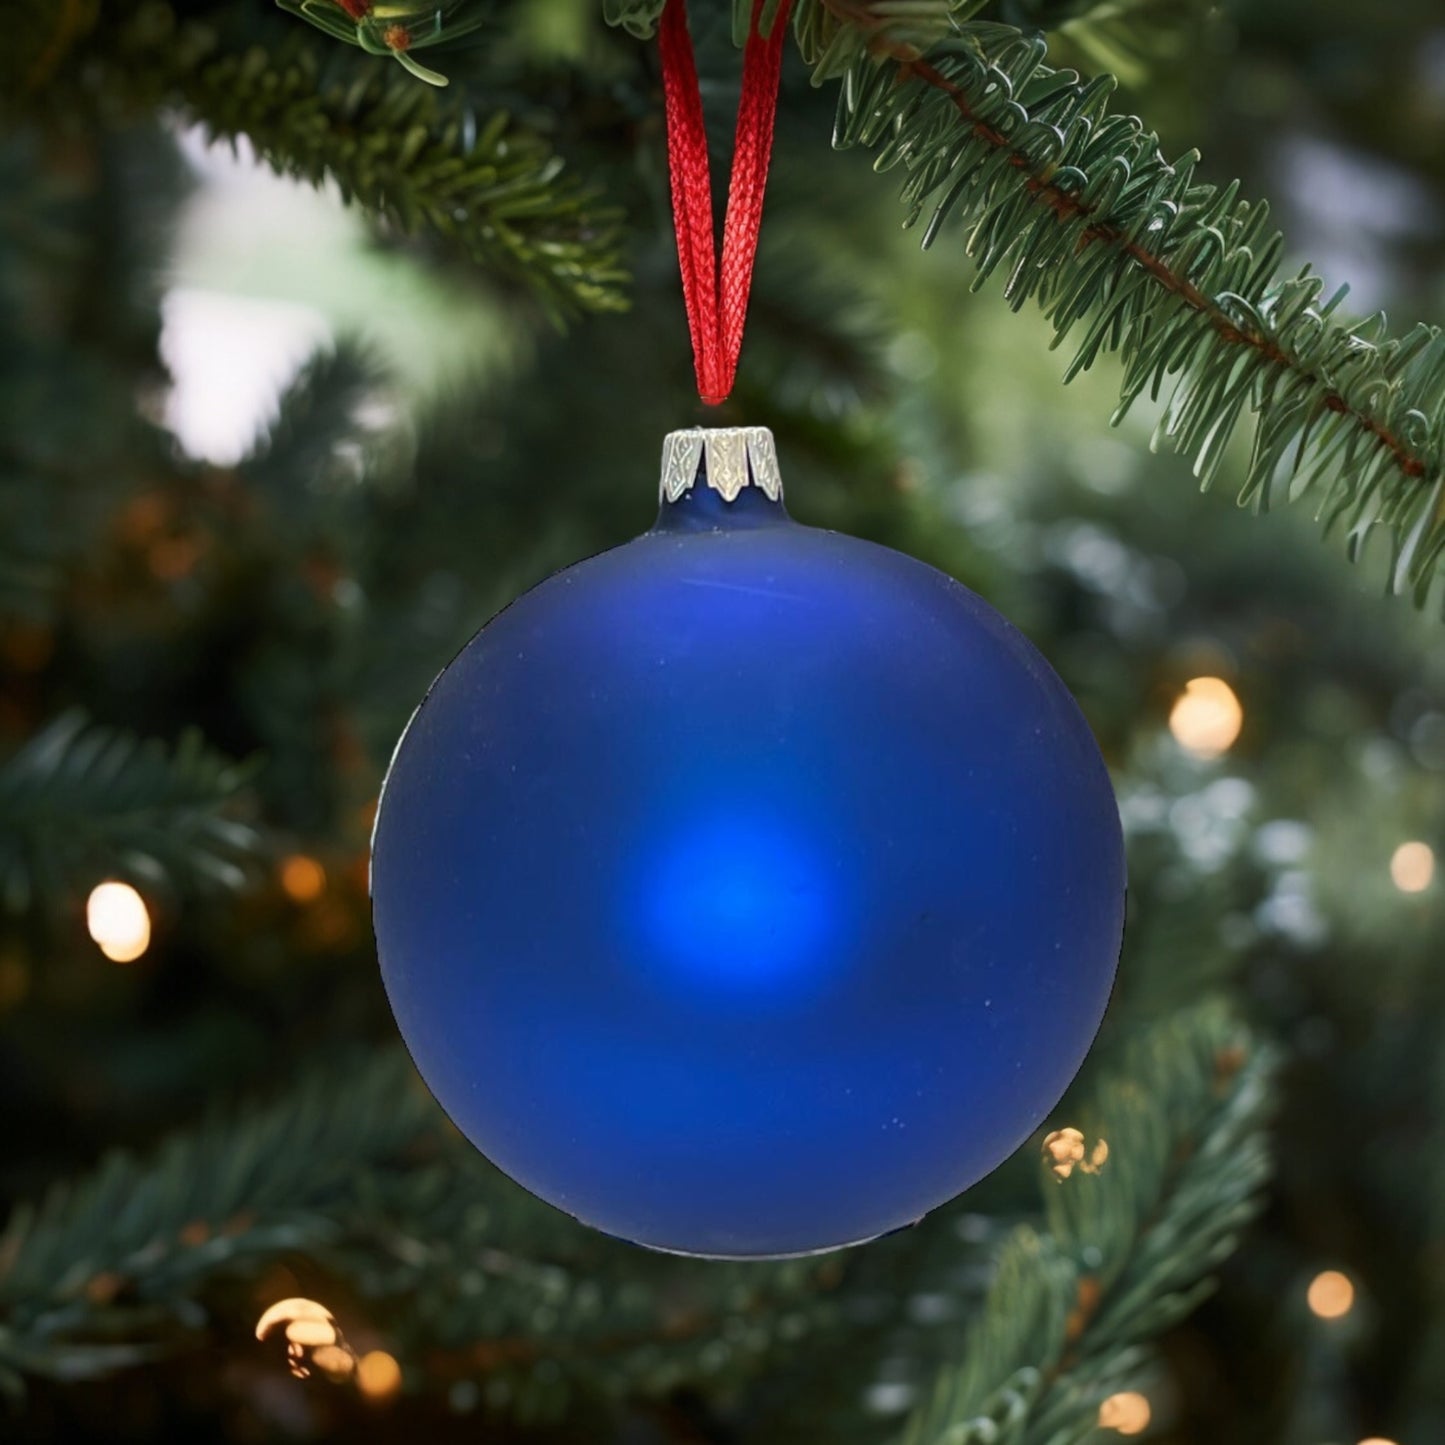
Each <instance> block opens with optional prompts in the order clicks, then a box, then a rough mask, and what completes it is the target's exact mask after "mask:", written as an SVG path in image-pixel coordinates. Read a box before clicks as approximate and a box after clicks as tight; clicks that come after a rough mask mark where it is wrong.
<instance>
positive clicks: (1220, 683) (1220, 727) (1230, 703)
mask: <svg viewBox="0 0 1445 1445" xmlns="http://www.w3.org/2000/svg"><path fill="white" fill-rule="evenodd" d="M1243 726H1244V707H1243V705H1242V704H1241V702H1240V701H1239V698H1238V696H1237V695H1236V693H1235V691H1234V689H1233V688H1232V687H1230V685H1229V684H1228V683H1227V682H1225V680H1224V679H1223V678H1222V677H1195V678H1191V679H1190V680H1189V681H1188V682H1186V683H1185V684H1184V691H1183V692H1182V693H1180V694H1179V696H1178V697H1177V698H1175V700H1174V706H1173V707H1172V708H1171V709H1170V710H1169V731H1170V732H1171V733H1173V734H1174V741H1175V742H1177V743H1178V744H1179V746H1180V747H1181V748H1183V749H1184V751H1185V752H1187V753H1192V754H1193V755H1194V756H1195V757H1196V758H1204V759H1209V758H1217V757H1220V756H1222V755H1223V754H1224V753H1227V752H1228V751H1229V750H1230V748H1231V747H1233V746H1234V742H1235V739H1236V738H1238V737H1239V732H1240V729H1241V728H1242V727H1243Z"/></svg>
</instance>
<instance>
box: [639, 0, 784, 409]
mask: <svg viewBox="0 0 1445 1445" xmlns="http://www.w3.org/2000/svg"><path fill="white" fill-rule="evenodd" d="M791 3H792V0H782V3H781V4H780V5H779V6H778V10H777V14H776V15H775V16H774V17H773V28H772V30H771V31H770V32H769V34H768V36H767V38H766V39H764V38H763V37H762V36H761V35H760V34H759V33H758V28H759V26H758V22H759V18H760V16H761V13H762V8H763V0H753V16H752V23H751V24H750V25H749V27H748V39H747V45H746V47H745V48H744V50H743V87H742V96H741V98H740V99H739V101H738V124H737V134H736V136H735V138H734V141H733V168H732V178H731V180H730V182H729V184H728V205H727V214H726V216H725V218H724V220H723V242H722V265H721V267H719V266H718V264H717V258H716V251H715V248H714V241H713V219H712V179H711V176H710V174H709V171H708V162H707V132H706V130H705V129H704V127H703V118H702V95H701V93H700V92H699V90H698V84H697V65H696V62H695V61H694V60H693V55H692V37H691V36H690V35H689V34H688V29H687V0H667V5H666V7H665V8H664V9H663V12H662V24H661V26H660V27H659V30H658V46H659V49H660V50H661V52H662V87H663V93H664V95H665V97H666V101H667V161H668V169H669V170H670V172H671V175H672V218H673V225H674V227H675V228H676V231H677V258H678V262H679V264H680V265H681V267H682V299H683V304H684V305H685V306H686V307H687V325H688V330H689V331H690V332H691V333H692V359H693V366H694V368H695V370H696V371H697V393H698V395H699V396H700V397H701V398H702V399H703V401H704V402H705V403H706V404H707V405H708V406H721V405H722V403H723V402H725V401H726V400H727V398H728V393H729V392H730V391H731V390H732V388H733V377H734V376H735V375H736V374H737V369H738V353H739V352H740V351H741V350H742V345H743V323H744V322H745V321H746V319H747V314H748V293H749V291H750V290H751V289H752V284H753V259H754V257H755V256H756V255H757V250H758V230H759V228H760V227H761V225H762V221H763V193H764V191H765V190H766V189H767V184H768V161H769V159H770V158H771V156H772V152H773V121H774V117H775V115H776V113H777V105H778V73H779V71H780V70H781V68H782V63H783V40H784V37H785V36H786V34H787V28H788V24H787V22H788V10H789V8H790V6H791Z"/></svg>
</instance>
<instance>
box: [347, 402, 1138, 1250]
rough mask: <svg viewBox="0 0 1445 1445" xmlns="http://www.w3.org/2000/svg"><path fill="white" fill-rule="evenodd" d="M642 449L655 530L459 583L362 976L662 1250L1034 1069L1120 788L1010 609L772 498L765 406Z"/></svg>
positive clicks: (920, 1137) (814, 1235)
mask: <svg viewBox="0 0 1445 1445" xmlns="http://www.w3.org/2000/svg"><path fill="white" fill-rule="evenodd" d="M662 476H663V482H662V494H663V500H662V504H661V510H660V512H659V516H658V520H657V523H656V525H655V526H654V527H653V529H652V530H651V531H649V532H647V533H646V534H644V535H643V536H641V537H639V538H637V539H636V540H635V541H633V542H630V543H628V544H627V545H626V546H623V547H618V548H616V549H614V550H613V551H611V552H606V553H603V554H602V555H601V556H598V557H594V558H591V559H590V560H588V561H586V562H582V563H579V564H578V565H576V566H574V567H571V568H568V569H567V570H566V571H564V572H561V573H559V574H558V575H557V576H555V577H552V578H550V579H549V580H548V581H546V582H544V583H542V584H541V585H540V586H538V587H536V588H534V589H533V590H532V591H530V592H528V593H527V594H526V595H525V596H523V597H522V598H520V599H518V601H516V602H514V603H513V604H512V605H511V606H510V607H508V608H507V609H506V610H504V611H503V612H502V613H500V614H499V615H498V616H497V617H495V618H494V619H493V620H492V621H491V622H490V623H489V624H488V625H487V626H486V627H485V628H484V629H483V630H482V631H481V632H480V633H479V634H478V635H477V636H476V637H475V638H474V639H473V640H472V641H471V642H470V643H469V644H468V645H467V647H466V648H465V649H463V651H462V652H461V653H460V654H459V656H458V657H457V658H456V659H455V660H454V661H453V662H452V663H451V665H450V666H449V667H448V668H447V669H446V670H445V671H444V672H443V673H442V675H441V676H440V677H439V678H438V679H437V681H436V683H435V684H434V686H433V688H432V690H431V692H430V693H429V694H428V696H427V698H426V700H425V701H424V703H423V704H422V706H421V707H420V708H419V709H418V711H417V713H416V715H415V717H414V718H413V719H412V722H411V724H410V725H409V726H408V728H407V731H406V733H405V735H404V737H403V738H402V740H401V742H400V744H399V745H398V747H397V752H396V756H395V758H394V759H393V762H392V766H391V770H390V772H389V774H388V777H387V782H386V785H385V788H384V790H383V794H382V799H381V803H380V807H379V810H378V816H377V823H376V831H375V837H374V843H373V876H372V892H373V900H374V912H375V924H376V933H377V941H378V947H379V952H380V957H381V965H382V973H383V978H384V981H385V984H386V988H387V992H388V995H389V997H390V1000H391V1003H392V1006H393V1008H394V1010H395V1013H396V1017H397V1021H398V1023H399V1025H400V1027H401V1031H402V1034H403V1036H404V1037H405V1039H406V1041H407V1044H408V1046H409V1048H410V1049H411V1052H412V1056H413V1058H414V1059H415V1061H416V1064H417V1067H418V1068H419V1069H420V1071H421V1073H422V1075H423V1077H424V1078H425V1079H426V1081H427V1083H428V1085H429V1087H430V1088H431V1089H432V1091H433V1093H434V1094H435V1095H436V1097H437V1099H438V1100H439V1101H440V1103H441V1104H442V1106H443V1107H444V1108H445V1109H446V1111H447V1112H448V1114H449V1115H450V1116H451V1118H452V1119H453V1120H454V1122H455V1123H456V1124H457V1125H458V1127H459V1128H460V1129H461V1130H462V1131H463V1133H465V1134H466V1135H467V1137H468V1138H470V1139H471V1140H472V1142H473V1143H475V1144H476V1145H477V1147H478V1148H479V1149H481V1150H482V1151H483V1152H484V1153H485V1154H486V1155H487V1156H488V1157H489V1158H490V1159H491V1160H492V1161H493V1162H494V1163H495V1164H497V1165H498V1166H499V1167H500V1168H501V1169H502V1170H504V1171H505V1172H506V1173H507V1174H509V1175H510V1176H511V1177H512V1178H513V1179H515V1180H517V1181H518V1182H519V1183H521V1184H522V1185H524V1186H525V1187H526V1188H528V1189H530V1190H531V1191H532V1192H533V1193H535V1194H537V1195H539V1196H540V1197H541V1198H543V1199H545V1200H547V1201H548V1202H549V1203H551V1204H554V1205H556V1206H557V1207H558V1208H560V1209H563V1210H565V1211H567V1212H568V1213H569V1214H572V1215H574V1216H575V1217H576V1218H578V1219H580V1220H582V1221H584V1222H586V1223H588V1224H591V1225H593V1226H595V1227H597V1228H599V1229H602V1230H605V1231H606V1232H608V1233H610V1234H614V1235H618V1236H621V1237H623V1238H625V1239H629V1240H633V1241H635V1242H637V1243H641V1244H646V1245H649V1246H651V1247H654V1248H658V1249H666V1250H672V1251H676V1252H680V1253H687V1254H698V1255H708V1256H714V1257H734V1258H757V1257H766V1256H775V1255H786V1254H801V1253H809V1252H813V1251H817V1250H824V1249H830V1248H836V1247H839V1246H842V1245H846V1244H852V1243H856V1242H859V1241H862V1240H866V1239H869V1238H873V1237H875V1236H877V1235H879V1234H883V1233H886V1232H888V1231H889V1230H892V1229H896V1228H899V1227H901V1226H903V1225H906V1224H910V1223H912V1222H914V1221H916V1220H917V1219H919V1218H920V1217H921V1216H922V1215H923V1214H925V1213H926V1212H927V1211H929V1210H930V1209H933V1208H934V1207H936V1206H937V1205H939V1204H942V1203H944V1202H945V1201H946V1200H948V1199H950V1198H952V1197H953V1196H955V1195H956V1194H958V1193H960V1192H961V1191H962V1190H964V1189H966V1188H968V1187H969V1186H970V1185H971V1184H973V1183H975V1182H977V1180H978V1179H980V1178H981V1177H982V1176H983V1175H985V1174H986V1173H988V1172H989V1171H990V1170H992V1169H993V1168H995V1167H996V1166H997V1165H998V1164H999V1163H1000V1162H1002V1160H1003V1159H1005V1158H1006V1157H1007V1156H1008V1155H1009V1154H1010V1153H1012V1152H1013V1151H1014V1150H1015V1149H1016V1148H1017V1147H1018V1146H1019V1145H1020V1144H1021V1143H1023V1142H1024V1141H1025V1140H1026V1139H1027V1138H1028V1136H1029V1135H1030V1133H1031V1132H1032V1131H1033V1130H1034V1129H1035V1128H1036V1127H1037V1126H1038V1125H1039V1124H1040V1123H1041V1122H1042V1121H1043V1119H1044V1117H1045V1116H1046V1115H1047V1113H1048V1111H1049V1110H1050V1109H1051V1108H1052V1107H1053V1106H1054V1105H1055V1103H1057V1101H1058V1099H1059V1097H1060V1096H1061V1095H1062V1093H1063V1091H1064V1089H1065V1087H1066V1086H1067V1084H1068V1082H1069V1080H1070V1079H1071V1078H1072V1077H1073V1075H1074V1073H1075V1071H1076V1070H1077V1068H1078V1066H1079V1064H1080V1062H1081V1061H1082V1059H1083V1057H1084V1055H1085V1053H1086V1052H1087V1050H1088V1047H1089V1044H1090V1042H1091V1041H1092V1039H1093V1036H1094V1033H1095V1031H1096V1029H1097V1027H1098V1024H1099V1020H1100V1018H1101V1016H1102V1014H1103V1010H1104V1007H1105V1004H1106V1003H1107V1000H1108V995H1109V990H1110V987H1111V984H1112V981H1113V976H1114V969H1115V964H1116V961H1117V958H1118V951H1119V943H1120V938H1121V933H1122V927H1123V904H1124V859H1123V847H1122V837H1121V832H1120V826H1119V817H1118V810H1117V808H1116V806H1115V802H1114V797H1113V792H1112V789H1111V788H1110V785H1109V780H1108V775H1107V772H1106V770H1105V768H1104V764H1103V761H1102V759H1101V757H1100V756H1099V751H1098V748H1097V746H1096V744H1095V743H1094V740H1093V737H1092V736H1091V734H1090V733H1089V730H1088V727H1087V725H1086V723H1085V722H1084V719H1083V717H1082V715H1081V714H1080V712H1079V710H1078V707H1077V706H1076V704H1075V703H1074V701H1073V699H1072V698H1071V697H1070V696H1069V694H1068V692H1067V690H1066V689H1065V688H1064V686H1063V684H1062V683H1061V682H1060V681H1059V679H1058V677H1057V676H1056V675H1055V674H1054V673H1053V671H1052V670H1051V669H1050V668H1049V666H1048V664H1047V663H1046V662H1045V661H1044V660H1043V658H1042V657H1041V656H1040V655H1039V654H1038V652H1037V651H1036V650H1035V649H1034V648H1033V647H1032V645H1031V644H1030V643H1029V642H1028V641H1027V640H1026V639H1025V638H1024V637H1023V636H1022V634H1020V633H1019V632H1018V631H1017V630H1016V629H1015V628H1013V627H1012V626H1011V625H1010V624H1009V623H1008V622H1006V621H1005V620H1004V619H1003V618H1002V617H1000V616H999V615H998V613H996V612H994V611H993V610H992V609H991V608H989V607H988V606H987V605H986V604H985V603H984V602H983V601H981V600H980V599H979V598H978V597H976V596H975V595H974V594H973V593H971V592H969V591H968V590H967V589H965V588H964V587H962V586H960V585H959V584H958V583H957V582H955V581H953V580H952V579H950V578H948V577H946V576H944V575H943V574H942V573H940V572H937V571H936V570H934V569H933V568H930V567H927V566H925V565H923V564H922V563H919V562H917V561H915V560H913V559H912V558H909V557H905V556H903V555H902V554H900V553H897V552H893V551H890V550H889V549H887V548H883V547H879V546H876V545H874V544H872V543H868V542H862V541H859V540H856V539H854V538H850V537H846V536H842V535H839V534H837V533H832V532H825V531H821V530H818V529H816V528H811V527H806V526H802V525H800V524H798V523H796V522H794V521H793V520H792V518H791V517H789V515H788V513H787V511H786V510H785V508H784V506H783V503H782V498H781V483H780V482H779V483H778V484H777V485H776V487H774V485H773V481H774V478H776V476H777V470H776V457H775V454H774V451H773V443H772V437H771V435H770V434H769V433H768V432H767V431H766V430H764V429H762V428H739V429H728V430H712V431H693V432H682V433H674V434H673V435H672V436H671V437H669V438H668V441H667V444H666V447H665V450H664V458H663V471H662ZM739 477H741V478H742V480H741V481H739V480H738V479H739ZM680 478H681V479H684V480H679V479H680ZM684 481H685V484H684ZM765 484H766V485H765ZM729 498H731V499H729Z"/></svg>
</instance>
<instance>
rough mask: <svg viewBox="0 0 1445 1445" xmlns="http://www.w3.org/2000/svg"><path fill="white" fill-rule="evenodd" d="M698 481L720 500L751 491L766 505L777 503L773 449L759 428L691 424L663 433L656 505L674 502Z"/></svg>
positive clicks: (779, 490) (779, 480) (779, 489)
mask: <svg viewBox="0 0 1445 1445" xmlns="http://www.w3.org/2000/svg"><path fill="white" fill-rule="evenodd" d="M699 477H701V478H702V479H703V480H704V482H705V483H706V485H707V486H709V487H711V488H712V490H713V491H715V492H716V493H717V494H718V495H719V496H720V497H721V498H722V499H723V501H725V502H735V501H737V499H738V496H739V494H740V493H741V492H742V490H743V488H744V487H748V486H753V487H757V488H758V490H759V491H761V492H762V493H763V495H764V496H765V497H767V498H768V500H769V501H771V502H781V501H782V500H783V477H782V473H781V472H780V471H779V470H778V449H777V447H776V446H775V445H774V443H773V434H772V432H770V431H769V430H768V428H767V427H765V426H695V427H689V428H688V429H687V430H686V431H674V432H668V434H667V437H666V438H665V440H664V441H663V443H662V478H661V481H660V482H659V483H658V488H657V499H658V501H659V502H676V501H677V500H678V499H679V498H681V497H683V496H685V495H686V494H687V493H688V492H690V491H691V490H692V489H693V487H694V486H695V485H696V484H697V481H698V478H699Z"/></svg>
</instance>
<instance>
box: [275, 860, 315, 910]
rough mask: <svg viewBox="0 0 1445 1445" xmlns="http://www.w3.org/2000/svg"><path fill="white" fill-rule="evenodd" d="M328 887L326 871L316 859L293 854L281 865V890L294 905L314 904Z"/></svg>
mask: <svg viewBox="0 0 1445 1445" xmlns="http://www.w3.org/2000/svg"><path fill="white" fill-rule="evenodd" d="M325 887H326V870H325V869H324V868H323V867H322V866H321V864H319V863H318V862H317V861H316V859H314V858H308V857H307V856H306V855H305V854H304V853H293V854H292V855H291V856H290V857H289V858H286V859H284V860H283V861H282V863H281V889H282V891H283V892H284V893H285V894H286V896H287V897H288V898H289V899H291V901H292V902H293V903H312V902H314V901H315V900H316V899H318V898H320V897H321V894H322V892H323V891H324V889H325Z"/></svg>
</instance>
